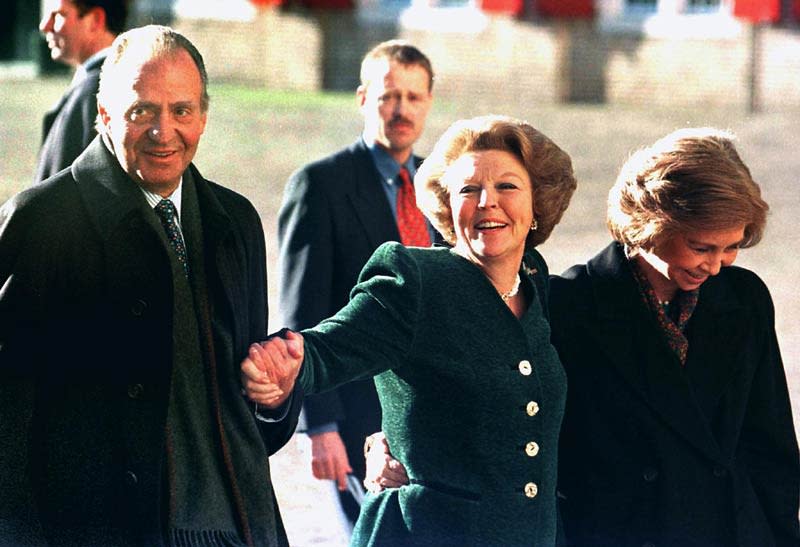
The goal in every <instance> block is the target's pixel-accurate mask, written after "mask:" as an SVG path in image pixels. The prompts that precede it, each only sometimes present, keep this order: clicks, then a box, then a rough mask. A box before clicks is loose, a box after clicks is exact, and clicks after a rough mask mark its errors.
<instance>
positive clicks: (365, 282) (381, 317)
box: [298, 242, 423, 393]
mask: <svg viewBox="0 0 800 547" xmlns="http://www.w3.org/2000/svg"><path fill="white" fill-rule="evenodd" d="M420 280H421V274H420V272H419V269H418V265H417V263H416V261H415V260H414V258H413V257H412V256H411V254H410V253H409V252H408V250H407V249H406V248H405V247H403V246H402V245H401V244H399V243H394V242H390V243H384V244H383V245H381V246H380V247H378V249H377V250H376V251H375V254H373V255H372V258H370V260H369V262H368V263H367V265H366V266H364V270H363V271H362V273H361V277H360V278H359V282H358V284H357V285H356V286H355V288H353V293H352V297H351V299H350V302H349V303H348V304H347V306H345V307H344V308H342V309H341V310H340V311H339V312H338V313H337V314H336V315H334V316H333V317H331V318H330V319H327V320H325V321H323V322H322V323H320V324H319V325H318V326H317V327H315V328H313V329H310V330H307V331H303V333H302V334H303V336H305V338H306V343H305V352H306V355H305V359H304V362H303V367H302V369H301V371H300V376H299V377H298V382H299V383H300V384H301V385H302V386H303V389H304V390H305V391H307V392H309V393H317V392H324V391H327V390H330V389H334V388H336V387H337V386H339V385H342V384H344V383H347V382H350V381H353V380H358V379H364V378H369V377H372V376H375V375H376V374H379V373H381V372H383V371H386V370H390V369H395V368H398V367H401V366H403V364H404V363H406V362H407V361H408V355H409V354H410V353H411V351H412V349H413V344H414V338H415V333H416V328H417V323H418V317H419V315H420V307H421V305H422V301H423V298H422V295H421V284H420Z"/></svg>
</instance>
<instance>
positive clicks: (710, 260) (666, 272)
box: [640, 225, 744, 298]
mask: <svg viewBox="0 0 800 547" xmlns="http://www.w3.org/2000/svg"><path fill="white" fill-rule="evenodd" d="M743 239H744V225H741V226H736V227H734V228H730V229H725V230H712V231H697V232H690V233H685V234H677V235H675V236H673V237H671V238H669V239H667V240H666V241H664V242H663V243H662V244H660V245H657V246H656V247H655V248H654V249H652V250H650V251H643V252H641V255H640V256H641V258H642V260H643V261H644V262H646V265H645V266H646V267H645V271H646V272H647V277H648V280H649V281H650V283H651V284H652V285H653V288H654V289H655V290H656V293H657V294H659V293H664V294H668V295H670V296H669V298H671V294H674V293H675V292H676V291H677V290H682V291H691V290H694V289H697V288H699V287H700V285H702V284H703V283H704V282H705V280H706V279H708V278H709V277H711V276H714V275H717V274H718V273H719V271H720V269H721V268H724V267H726V266H730V265H731V264H733V263H734V261H735V260H736V256H737V254H738V253H739V244H740V243H741V242H742V240H743ZM662 298H663V296H662Z"/></svg>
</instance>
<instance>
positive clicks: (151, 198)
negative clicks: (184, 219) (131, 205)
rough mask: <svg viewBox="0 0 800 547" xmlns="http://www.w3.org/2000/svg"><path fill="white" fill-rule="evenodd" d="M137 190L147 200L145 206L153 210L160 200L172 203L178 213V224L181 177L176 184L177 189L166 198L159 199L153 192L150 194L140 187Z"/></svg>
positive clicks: (181, 192) (181, 195) (181, 186)
mask: <svg viewBox="0 0 800 547" xmlns="http://www.w3.org/2000/svg"><path fill="white" fill-rule="evenodd" d="M139 189H140V190H141V191H142V193H143V194H144V199H146V200H147V204H148V205H150V207H151V208H155V206H156V205H158V202H159V201H161V200H162V199H168V200H170V201H171V202H172V204H173V205H175V211H176V212H177V213H178V222H180V220H181V198H182V197H183V177H181V180H180V182H178V187H177V188H175V191H174V192H172V194H170V195H169V196H167V197H166V198H164V197H161V196H160V195H158V194H156V193H153V192H150V191H148V190H145V189H144V188H142V187H141V186H139Z"/></svg>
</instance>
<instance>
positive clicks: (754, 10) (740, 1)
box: [733, 0, 800, 23]
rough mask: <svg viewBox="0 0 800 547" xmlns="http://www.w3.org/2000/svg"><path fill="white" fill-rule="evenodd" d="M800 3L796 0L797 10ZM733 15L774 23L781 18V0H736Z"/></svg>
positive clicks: (757, 21) (752, 21) (751, 20)
mask: <svg viewBox="0 0 800 547" xmlns="http://www.w3.org/2000/svg"><path fill="white" fill-rule="evenodd" d="M799 3H800V2H797V1H795V10H796V9H797V5H798V4H799ZM733 15H734V16H736V17H740V18H742V19H746V20H748V21H750V22H751V23H768V22H769V23H774V22H776V21H779V20H780V18H781V0H736V1H735V2H734V4H733Z"/></svg>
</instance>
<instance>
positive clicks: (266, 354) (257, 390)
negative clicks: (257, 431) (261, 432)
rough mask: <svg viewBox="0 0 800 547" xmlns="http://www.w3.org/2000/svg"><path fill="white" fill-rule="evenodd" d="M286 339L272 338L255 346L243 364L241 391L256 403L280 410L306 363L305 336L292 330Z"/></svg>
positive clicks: (287, 333) (252, 346) (251, 347)
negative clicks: (301, 366) (304, 356)
mask: <svg viewBox="0 0 800 547" xmlns="http://www.w3.org/2000/svg"><path fill="white" fill-rule="evenodd" d="M285 333H286V338H280V337H277V336H275V337H272V338H270V339H268V340H265V341H264V342H260V343H256V344H252V345H251V346H250V349H249V350H248V352H247V357H245V359H244V360H243V361H242V365H241V370H242V389H243V392H244V394H245V395H246V396H247V397H248V398H249V399H250V400H251V401H253V402H255V403H258V404H259V405H261V406H264V407H266V408H270V409H275V408H278V407H279V406H281V405H282V404H283V402H284V401H286V398H287V397H289V394H290V393H292V390H293V389H294V383H295V380H296V379H297V375H298V373H299V372H300V365H301V364H302V363H303V355H304V350H303V337H302V336H301V335H300V334H298V333H296V332H292V331H290V330H287V331H285Z"/></svg>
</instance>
